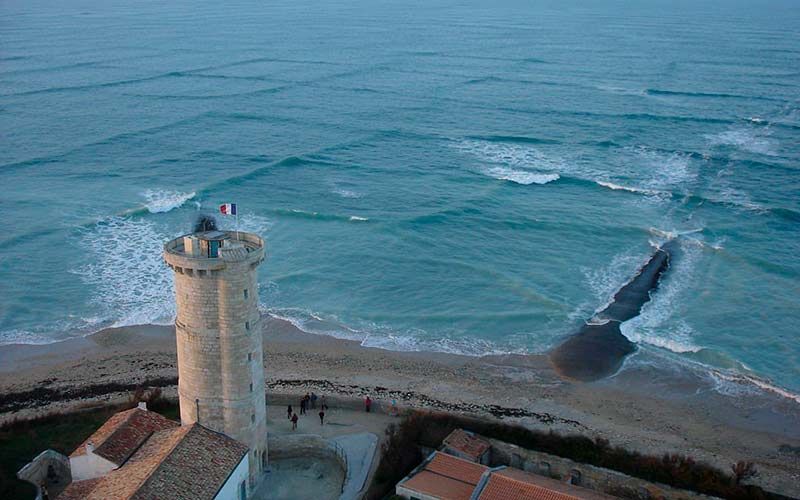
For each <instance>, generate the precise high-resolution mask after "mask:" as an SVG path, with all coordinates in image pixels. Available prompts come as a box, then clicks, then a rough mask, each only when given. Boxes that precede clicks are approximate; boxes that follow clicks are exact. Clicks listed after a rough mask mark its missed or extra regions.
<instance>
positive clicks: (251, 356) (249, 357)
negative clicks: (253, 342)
mask: <svg viewBox="0 0 800 500" xmlns="http://www.w3.org/2000/svg"><path fill="white" fill-rule="evenodd" d="M247 361H253V353H252V352H248V353H247Z"/></svg>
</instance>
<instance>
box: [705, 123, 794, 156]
mask: <svg viewBox="0 0 800 500" xmlns="http://www.w3.org/2000/svg"><path fill="white" fill-rule="evenodd" d="M769 133H770V132H769V128H765V127H759V128H752V127H748V128H735V129H731V130H726V131H725V132H720V133H718V134H708V135H706V136H705V137H706V139H708V141H709V143H710V144H711V145H712V146H733V147H735V148H738V149H741V150H744V151H747V152H750V153H756V154H761V155H766V156H776V155H777V154H778V152H777V150H778V141H777V140H775V139H773V138H771V137H770V136H769Z"/></svg>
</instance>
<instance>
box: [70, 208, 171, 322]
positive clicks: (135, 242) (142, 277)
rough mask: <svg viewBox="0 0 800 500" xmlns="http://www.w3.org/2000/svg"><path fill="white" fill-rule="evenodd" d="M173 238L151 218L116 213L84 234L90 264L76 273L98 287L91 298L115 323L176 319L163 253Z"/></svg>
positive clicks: (82, 241) (102, 313) (86, 281)
mask: <svg viewBox="0 0 800 500" xmlns="http://www.w3.org/2000/svg"><path fill="white" fill-rule="evenodd" d="M169 237H170V235H169V234H168V233H167V232H166V231H165V230H164V229H163V228H159V227H157V226H156V224H155V223H153V222H152V221H148V220H146V219H142V218H131V217H111V218H109V219H106V220H104V221H102V222H100V223H98V224H96V225H95V226H94V227H92V228H91V229H87V230H86V231H85V232H84V233H83V235H82V238H81V244H82V245H83V246H84V247H85V248H86V249H87V251H88V254H89V259H88V260H89V262H90V263H89V264H86V265H84V266H82V267H80V268H78V269H75V270H73V272H74V273H76V274H78V275H79V276H80V277H81V279H82V280H83V282H84V283H86V284H87V285H89V286H91V287H92V288H93V289H94V290H95V294H94V296H93V297H92V299H91V300H92V302H93V303H94V304H95V305H96V306H97V307H98V309H99V310H100V311H101V312H100V316H101V317H103V318H107V320H108V321H111V322H112V324H111V325H110V326H115V327H118V326H129V325H138V324H150V323H152V324H169V323H171V322H172V319H173V318H174V317H175V297H174V291H173V290H174V289H173V281H172V276H171V274H170V273H171V271H170V270H169V268H168V267H166V266H165V265H164V263H163V261H162V257H161V249H162V246H163V244H164V242H165V241H167V240H168V239H169Z"/></svg>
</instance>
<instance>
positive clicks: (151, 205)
mask: <svg viewBox="0 0 800 500" xmlns="http://www.w3.org/2000/svg"><path fill="white" fill-rule="evenodd" d="M142 196H144V198H145V199H146V200H147V202H146V203H145V207H146V208H147V210H148V211H149V212H150V213H152V214H158V213H164V212H169V211H170V210H172V209H174V208H178V207H180V206H181V205H183V204H184V203H186V202H187V201H189V200H191V199H192V198H194V196H195V192H194V191H192V192H191V193H181V192H180V191H170V190H165V189H148V190H147V191H145V192H143V193H142Z"/></svg>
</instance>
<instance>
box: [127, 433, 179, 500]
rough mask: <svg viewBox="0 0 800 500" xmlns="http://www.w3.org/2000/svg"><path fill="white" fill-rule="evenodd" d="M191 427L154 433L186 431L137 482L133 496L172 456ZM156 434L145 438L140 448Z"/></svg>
mask: <svg viewBox="0 0 800 500" xmlns="http://www.w3.org/2000/svg"><path fill="white" fill-rule="evenodd" d="M191 427H192V426H183V425H179V426H178V427H172V428H169V429H161V430H160V431H156V432H161V431H173V430H174V431H175V432H181V431H183V430H184V429H186V431H184V432H183V436H181V437H180V439H176V440H175V442H174V443H173V444H172V446H170V447H169V451H167V453H165V454H164V457H163V458H162V459H161V460H159V461H158V462H156V464H155V466H154V467H153V468H152V469H150V471H149V472H148V473H147V474H146V475H145V476H144V477H143V478H142V480H141V481H139V482H138V483H137V486H136V488H135V489H134V490H133V491H134V495H135V494H136V492H137V491H139V490H140V489H141V488H142V486H144V485H145V483H147V481H148V480H149V479H150V477H151V476H152V475H153V473H154V472H155V471H156V470H158V468H159V467H160V466H161V464H163V463H164V462H165V461H166V460H167V459H168V458H169V457H170V455H172V453H173V452H174V451H175V448H177V447H178V444H180V442H181V441H183V438H184V437H186V434H188V433H189V430H191ZM156 432H153V433H151V434H150V435H149V436H147V439H145V440H144V442H143V443H142V446H144V445H145V443H147V441H149V440H150V438H151V437H153V435H154V434H156ZM117 470H119V469H117Z"/></svg>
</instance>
